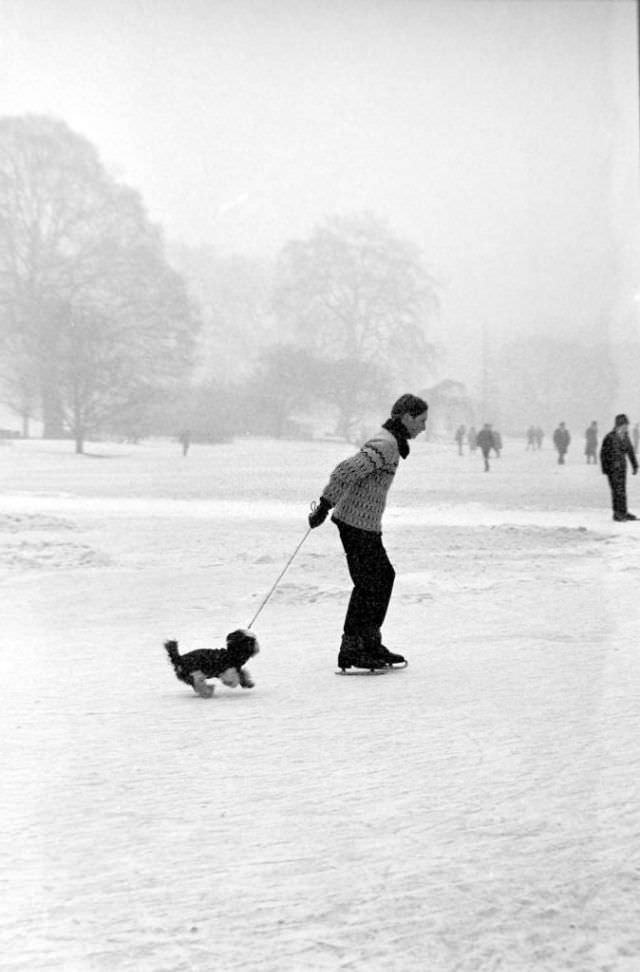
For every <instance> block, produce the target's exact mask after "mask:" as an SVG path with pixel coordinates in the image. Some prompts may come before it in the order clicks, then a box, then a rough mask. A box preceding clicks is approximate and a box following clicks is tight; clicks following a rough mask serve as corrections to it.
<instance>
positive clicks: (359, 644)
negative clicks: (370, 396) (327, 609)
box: [309, 394, 428, 671]
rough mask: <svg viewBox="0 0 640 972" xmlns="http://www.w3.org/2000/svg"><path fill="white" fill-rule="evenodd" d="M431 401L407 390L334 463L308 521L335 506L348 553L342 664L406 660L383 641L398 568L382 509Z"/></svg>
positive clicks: (380, 664)
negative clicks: (385, 540)
mask: <svg viewBox="0 0 640 972" xmlns="http://www.w3.org/2000/svg"><path fill="white" fill-rule="evenodd" d="M427 412H428V405H427V403H426V402H425V401H424V400H423V399H422V398H418V396H417V395H409V394H407V395H402V396H401V397H400V398H399V399H398V400H397V402H395V404H394V405H393V407H392V409H391V417H390V418H389V419H388V420H387V421H386V422H385V423H384V424H383V426H382V428H381V429H380V430H379V431H378V432H376V434H375V435H374V436H372V438H370V439H368V440H367V441H366V442H365V443H364V445H363V446H362V448H361V449H360V451H359V452H357V453H356V454H355V455H353V456H351V457H349V458H348V459H344V460H343V461H342V462H340V463H338V465H337V466H336V467H335V469H334V470H333V472H332V473H331V476H330V478H329V482H328V483H327V485H326V486H325V488H324V490H323V492H322V496H321V497H320V500H319V502H318V504H317V506H316V507H315V509H314V510H313V512H312V513H311V514H310V515H309V526H311V527H314V528H315V527H318V526H320V524H321V523H324V521H325V519H326V518H327V514H328V513H329V510H330V509H333V515H332V517H331V519H332V520H333V522H334V523H335V525H336V527H337V528H338V532H339V534H340V540H341V541H342V546H343V548H344V552H345V555H346V558H347V567H348V569H349V574H350V576H351V580H352V581H353V591H352V593H351V598H350V600H349V606H348V608H347V614H346V617H345V620H344V631H343V635H342V641H341V643H340V651H339V654H338V667H339V668H341V669H342V670H343V671H344V670H345V669H346V668H369V669H375V668H385V667H387V666H390V665H391V666H392V665H394V664H396V665H397V664H406V660H405V659H404V658H403V656H402V655H399V654H396V653H394V652H391V651H389V649H388V648H385V646H384V645H383V644H382V634H381V628H382V624H383V622H384V619H385V615H386V613H387V608H388V606H389V600H390V598H391V591H392V589H393V582H394V578H395V571H394V569H393V566H392V565H391V562H390V560H389V558H388V556H387V552H386V550H385V549H384V546H383V544H382V514H383V513H384V508H385V505H386V500H387V493H388V491H389V487H390V486H391V483H392V482H393V478H394V476H395V474H396V470H397V468H398V465H399V464H400V459H401V458H402V459H406V458H407V456H408V455H409V440H410V439H415V437H416V436H418V435H420V433H421V432H424V430H425V426H426V423H427Z"/></svg>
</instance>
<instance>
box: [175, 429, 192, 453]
mask: <svg viewBox="0 0 640 972" xmlns="http://www.w3.org/2000/svg"><path fill="white" fill-rule="evenodd" d="M178 441H179V442H180V445H181V446H182V455H183V456H186V455H187V454H188V452H189V446H190V445H191V432H190V431H189V429H184V430H183V431H182V432H181V433H180V435H179V436H178Z"/></svg>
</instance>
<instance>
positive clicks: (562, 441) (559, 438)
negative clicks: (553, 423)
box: [553, 422, 571, 466]
mask: <svg viewBox="0 0 640 972" xmlns="http://www.w3.org/2000/svg"><path fill="white" fill-rule="evenodd" d="M570 442H571V435H570V433H569V429H568V428H567V427H566V425H565V423H564V422H561V423H560V425H559V426H558V428H557V429H556V430H555V432H554V433H553V444H554V446H555V447H556V452H557V453H558V465H559V466H564V457H565V456H566V454H567V452H568V451H569V443H570Z"/></svg>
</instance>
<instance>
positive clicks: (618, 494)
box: [600, 414, 638, 522]
mask: <svg viewBox="0 0 640 972" xmlns="http://www.w3.org/2000/svg"><path fill="white" fill-rule="evenodd" d="M627 459H628V460H629V462H630V463H631V468H632V469H633V475H634V476H635V475H636V473H637V472H638V460H637V459H636V454H635V450H634V448H633V445H632V444H631V439H630V438H629V419H628V418H627V416H626V415H623V414H620V415H616V419H615V425H614V427H613V429H612V430H611V432H607V434H606V435H605V437H604V439H603V440H602V448H601V449H600V466H601V467H602V472H603V473H604V474H605V476H606V477H607V478H608V480H609V486H610V487H611V503H612V506H613V519H614V520H618V521H619V522H622V521H625V520H636V519H637V517H635V516H634V515H633V513H629V511H628V509H627Z"/></svg>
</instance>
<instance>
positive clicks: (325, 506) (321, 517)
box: [309, 496, 331, 530]
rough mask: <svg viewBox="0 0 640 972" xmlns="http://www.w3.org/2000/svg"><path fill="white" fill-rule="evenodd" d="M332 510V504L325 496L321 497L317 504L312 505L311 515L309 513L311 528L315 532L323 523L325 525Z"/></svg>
mask: <svg viewBox="0 0 640 972" xmlns="http://www.w3.org/2000/svg"><path fill="white" fill-rule="evenodd" d="M330 509H331V504H330V503H328V502H327V500H326V499H325V498H324V496H321V497H320V499H319V500H318V502H317V503H312V504H311V513H309V526H310V527H311V528H312V529H313V530H314V529H315V528H316V527H319V526H320V524H321V523H324V521H325V520H326V519H327V514H328V513H329V510H330Z"/></svg>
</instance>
